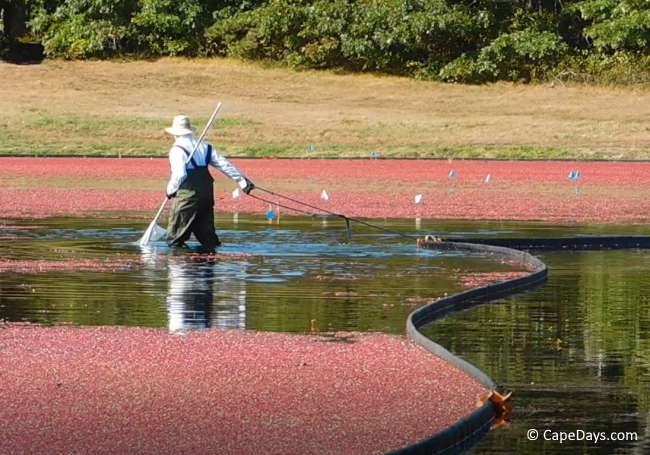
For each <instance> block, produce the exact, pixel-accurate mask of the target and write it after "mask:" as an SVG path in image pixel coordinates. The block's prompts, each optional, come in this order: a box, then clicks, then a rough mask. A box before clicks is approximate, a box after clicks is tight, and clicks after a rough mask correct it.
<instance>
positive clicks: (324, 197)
mask: <svg viewBox="0 0 650 455" xmlns="http://www.w3.org/2000/svg"><path fill="white" fill-rule="evenodd" d="M320 198H321V199H322V200H324V201H329V200H330V195H329V194H327V191H325V190H323V191H321V192H320Z"/></svg>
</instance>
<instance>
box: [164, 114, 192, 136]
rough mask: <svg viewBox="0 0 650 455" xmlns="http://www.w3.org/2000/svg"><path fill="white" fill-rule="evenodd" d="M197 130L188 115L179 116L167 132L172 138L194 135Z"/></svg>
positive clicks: (166, 129)
mask: <svg viewBox="0 0 650 455" xmlns="http://www.w3.org/2000/svg"><path fill="white" fill-rule="evenodd" d="M195 131H196V128H194V127H193V126H192V124H191V123H190V118H189V117H188V116H187V115H177V116H176V117H174V120H173V121H172V126H170V127H169V128H165V132H167V133H168V134H171V135H172V136H185V135H186V134H192V133H193V132H195Z"/></svg>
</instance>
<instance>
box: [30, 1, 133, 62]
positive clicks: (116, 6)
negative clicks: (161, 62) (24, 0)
mask: <svg viewBox="0 0 650 455" xmlns="http://www.w3.org/2000/svg"><path fill="white" fill-rule="evenodd" d="M135 7H136V2H134V1H132V0H66V1H62V2H58V5H57V6H56V7H55V8H54V10H53V11H52V10H51V8H52V5H51V4H50V5H45V4H41V5H39V6H37V7H36V8H35V11H34V12H33V19H32V21H31V23H30V25H31V27H32V30H33V31H34V32H35V33H37V34H39V35H41V36H42V42H43V46H44V48H45V53H46V54H47V55H50V56H60V57H65V58H87V57H103V56H108V55H111V54H116V53H119V52H122V51H128V50H129V49H130V48H131V40H132V39H133V27H132V25H131V15H132V14H133V13H134V11H135Z"/></svg>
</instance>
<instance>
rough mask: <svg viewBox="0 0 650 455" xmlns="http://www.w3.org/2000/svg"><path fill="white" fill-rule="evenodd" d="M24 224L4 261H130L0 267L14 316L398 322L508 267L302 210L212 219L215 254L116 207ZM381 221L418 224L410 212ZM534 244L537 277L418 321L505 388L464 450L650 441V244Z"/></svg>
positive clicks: (550, 232) (482, 229)
mask: <svg viewBox="0 0 650 455" xmlns="http://www.w3.org/2000/svg"><path fill="white" fill-rule="evenodd" d="M100 223H101V224H100ZM19 224H23V225H26V224H27V222H24V223H19ZM29 224H30V225H32V226H31V227H30V228H29V229H13V228H11V227H10V226H4V227H0V238H2V240H0V241H2V249H1V250H0V263H1V262H2V261H7V260H12V261H24V260H36V259H38V260H52V261H54V260H57V261H58V260H67V259H71V258H73V259H76V260H79V259H88V260H96V261H103V260H109V259H112V258H115V257H119V258H123V259H126V260H127V262H129V263H130V264H131V265H132V266H131V267H129V268H127V269H126V270H122V269H120V268H118V269H117V270H111V271H79V270H77V271H67V272H66V271H49V272H44V273H17V272H16V271H11V270H8V271H4V272H0V318H4V319H7V320H11V321H21V320H27V321H32V322H38V323H45V324H54V323H65V322H71V323H75V324H82V325H130V326H133V325H137V326H150V327H167V328H168V329H171V330H179V329H183V330H190V329H198V328H205V327H220V328H246V329H254V330H270V331H283V332H309V331H310V330H314V329H315V330H318V331H330V332H335V331H347V330H359V331H382V332H387V333H400V334H401V333H403V332H404V323H405V320H406V317H407V315H408V313H410V311H412V309H413V308H415V307H416V306H418V305H420V304H422V303H424V302H425V301H428V300H431V299H433V298H436V297H439V296H441V295H444V294H445V293H453V292H457V291H458V290H460V289H461V285H460V284H459V280H458V277H459V275H462V274H463V273H465V272H467V271H471V272H494V271H508V270H512V269H511V268H509V267H508V266H506V265H505V264H494V263H493V262H490V261H489V260H487V259H486V258H481V257H465V256H460V255H458V254H457V253H456V254H455V253H453V252H446V253H444V254H442V253H439V252H438V253H436V252H434V251H422V250H417V249H416V247H415V245H414V244H410V243H409V242H405V241H404V240H403V239H400V238H396V237H393V236H390V235H384V234H377V233H376V232H373V231H369V230H364V229H355V232H354V236H353V241H352V242H351V243H349V244H346V243H342V242H341V241H342V239H343V238H344V234H343V226H342V225H337V224H336V223H330V224H328V225H323V224H322V223H321V222H320V221H314V220H312V219H300V218H296V219H288V220H287V221H283V223H282V224H281V225H275V224H273V225H269V224H268V223H266V222H264V221H256V220H255V219H254V218H251V217H249V218H243V219H240V220H239V221H232V222H231V221H229V220H228V219H227V218H226V219H225V220H219V224H220V226H222V229H221V230H220V235H221V237H222V240H223V241H224V242H225V246H224V247H223V248H222V249H220V251H219V253H220V254H223V255H226V256H228V255H231V257H230V258H226V259H223V258H214V259H206V258H197V257H195V256H193V255H192V254H191V253H188V252H187V251H175V250H170V249H169V248H167V247H166V246H165V245H164V244H158V245H155V247H154V249H153V250H152V251H143V250H141V249H140V248H138V247H136V246H134V244H133V242H135V241H136V240H137V239H138V238H139V236H140V235H141V234H142V231H143V230H144V227H145V226H138V227H137V228H134V227H133V226H132V224H131V223H129V222H126V221H116V220H101V221H100V220H70V219H68V220H61V219H59V220H57V219H50V220H43V221H38V222H31V221H30V222H29ZM422 224H423V226H422V231H423V233H431V232H433V233H436V234H441V235H443V236H445V235H448V236H457V237H461V236H480V237H498V236H501V237H514V236H522V237H523V236H527V237H554V236H568V235H581V234H593V235H596V234H616V233H619V234H620V233H624V234H630V235H631V234H645V235H647V234H648V230H647V229H646V228H645V227H643V226H638V227H634V226H549V225H543V224H532V223H527V224H523V223H488V222H481V223H462V222H447V223H442V222H435V223H434V222H430V221H426V220H425V221H424V223H422ZM98 225H101V226H102V227H101V228H99V229H98V228H97V226H98ZM385 225H386V227H390V228H391V229H396V230H401V231H403V232H413V221H412V220H410V221H409V220H394V221H390V222H386V224H385ZM539 256H540V257H541V259H542V260H543V261H544V262H546V263H547V264H548V265H549V268H550V276H549V281H548V283H547V284H546V285H545V286H543V287H541V288H539V289H536V290H534V291H531V292H528V293H525V294H521V295H518V296H515V297H513V298H511V299H507V300H504V301H500V302H497V303H494V304H488V305H483V306H480V307H477V308H475V309H472V310H469V311H466V312H461V313H457V314H455V315H453V316H452V317H449V318H447V319H445V320H442V321H439V322H438V323H436V324H435V325H433V326H430V327H428V328H427V329H426V330H427V334H428V335H429V336H430V337H431V338H432V339H434V340H435V341H436V342H438V343H440V344H441V345H443V346H445V347H446V348H448V349H450V350H451V351H452V352H454V353H456V354H457V355H460V356H462V357H463V358H465V359H467V360H468V361H470V362H472V363H474V364H475V365H477V366H478V367H479V368H481V369H483V370H484V371H486V372H487V373H488V374H489V375H490V376H491V377H492V378H494V379H495V380H496V381H497V382H499V383H500V384H501V385H502V388H503V389H504V390H512V391H514V406H515V409H514V416H513V422H512V424H511V426H510V427H509V428H506V429H504V430H499V431H495V432H492V433H491V434H489V435H488V436H487V437H486V438H485V439H484V440H483V441H482V442H481V443H480V444H479V445H478V446H477V447H476V448H475V449H473V453H479V454H483V453H486V454H492V453H494V454H496V453H499V454H501V453H521V454H538V453H547V454H559V453H566V452H573V453H599V454H601V453H602V454H605V453H639V454H641V453H650V437H649V435H650V302H649V299H650V297H648V296H650V276H649V275H648V273H647V272H648V270H650V252H648V251H589V252H545V253H543V254H539ZM333 339H335V338H333ZM530 429H535V430H537V431H538V432H539V439H538V440H536V441H531V440H528V438H527V432H528V430H530ZM545 430H549V431H550V432H549V433H546V436H547V437H548V438H549V439H551V440H545V435H544V431H545ZM625 431H633V432H636V433H637V434H638V440H637V441H613V440H608V441H602V436H600V438H601V440H600V441H599V442H598V443H594V442H593V441H592V440H589V439H587V436H586V433H587V432H592V433H598V434H605V435H607V437H610V433H611V432H625ZM560 432H567V433H568V432H574V437H573V439H574V440H567V441H564V442H563V443H560V442H559V441H554V440H552V438H553V437H556V438H557V437H559V434H560ZM575 439H581V440H575Z"/></svg>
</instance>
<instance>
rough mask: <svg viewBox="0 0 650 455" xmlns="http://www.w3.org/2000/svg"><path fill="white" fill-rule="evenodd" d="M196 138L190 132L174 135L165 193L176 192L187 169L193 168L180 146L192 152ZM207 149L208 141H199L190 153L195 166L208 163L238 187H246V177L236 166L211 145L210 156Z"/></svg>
mask: <svg viewBox="0 0 650 455" xmlns="http://www.w3.org/2000/svg"><path fill="white" fill-rule="evenodd" d="M197 140H198V139H196V138H195V137H194V136H193V135H191V134H187V135H185V136H176V141H174V145H172V147H171V148H170V149H169V164H170V166H171V171H172V173H171V177H170V178H169V183H167V194H174V193H176V192H177V191H178V189H179V188H180V186H181V184H182V183H183V182H184V181H185V178H186V177H187V171H188V170H191V169H194V165H193V164H192V162H191V161H190V162H188V161H187V158H188V155H186V154H185V152H183V150H182V149H181V148H180V147H183V148H184V149H185V150H187V151H188V153H192V150H194V145H195V144H196V142H197ZM179 146H180V147H179ZM207 151H208V143H207V142H201V144H199V146H198V148H197V149H196V152H194V155H192V158H193V159H194V162H195V163H196V164H197V166H205V165H206V164H209V165H210V166H213V167H215V168H217V169H218V170H220V171H221V172H222V173H223V174H225V175H226V176H227V177H230V178H231V179H233V180H234V181H235V182H237V184H238V185H239V187H240V188H242V189H244V188H245V187H246V177H245V176H244V174H242V172H241V171H240V170H239V169H237V167H235V165H234V164H232V163H231V162H230V161H228V160H227V159H226V158H225V157H224V156H222V155H221V154H220V153H219V152H218V151H217V150H216V149H215V148H214V147H212V155H211V156H209V157H208V156H206V155H207ZM206 161H207V163H206Z"/></svg>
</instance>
